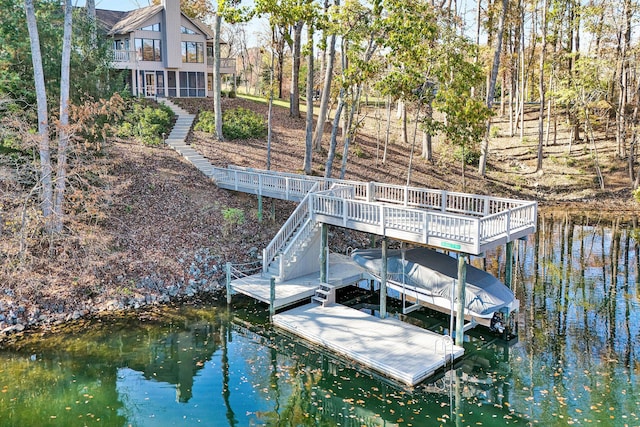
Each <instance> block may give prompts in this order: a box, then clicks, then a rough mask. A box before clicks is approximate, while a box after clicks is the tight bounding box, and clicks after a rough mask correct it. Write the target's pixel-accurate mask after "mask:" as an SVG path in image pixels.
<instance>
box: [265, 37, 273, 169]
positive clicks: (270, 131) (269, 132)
mask: <svg viewBox="0 0 640 427" xmlns="http://www.w3.org/2000/svg"><path fill="white" fill-rule="evenodd" d="M271 41H273V39H272V40H271ZM274 56H275V52H274V51H273V49H271V66H270V67H269V109H268V112H267V167H266V169H267V170H271V140H272V138H273V120H272V117H273V66H274V62H275V58H274Z"/></svg>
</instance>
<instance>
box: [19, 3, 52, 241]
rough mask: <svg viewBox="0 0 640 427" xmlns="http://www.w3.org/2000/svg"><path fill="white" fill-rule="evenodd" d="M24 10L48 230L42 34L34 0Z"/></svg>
mask: <svg viewBox="0 0 640 427" xmlns="http://www.w3.org/2000/svg"><path fill="white" fill-rule="evenodd" d="M24 10H25V14H26V17H27V28H28V30H29V42H30V45H31V61H32V62H33V77H34V80H35V88H36V101H37V104H38V107H37V109H38V135H39V144H38V151H39V153H40V184H41V185H42V192H41V202H40V203H41V207H42V215H43V216H44V218H45V224H46V227H47V229H48V230H51V229H52V223H51V218H52V215H53V185H52V172H53V170H52V167H51V148H50V144H49V114H48V107H47V92H46V87H45V84H44V70H43V67H42V54H41V52H40V36H39V34H38V25H37V23H36V12H35V9H34V7H33V0H25V2H24Z"/></svg>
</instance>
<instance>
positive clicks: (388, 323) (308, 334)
mask: <svg viewBox="0 0 640 427" xmlns="http://www.w3.org/2000/svg"><path fill="white" fill-rule="evenodd" d="M273 323H274V325H276V326H277V327H279V328H282V329H283V330H285V331H287V332H290V333H293V334H295V335H297V336H299V337H302V338H304V339H306V340H308V341H310V342H312V343H314V344H317V345H321V346H322V347H324V348H327V349H329V350H331V351H334V352H336V353H338V354H340V355H342V356H344V357H346V358H348V359H351V360H353V361H355V362H357V363H360V364H362V365H364V366H366V367H368V368H370V369H372V370H374V371H377V372H379V373H381V374H383V375H385V376H387V377H390V378H392V379H394V380H396V381H399V382H401V383H403V384H405V385H408V386H414V385H416V384H418V383H419V382H421V381H422V380H424V379H426V378H428V377H430V376H431V375H433V374H434V373H435V371H436V370H438V369H440V368H442V367H443V366H445V365H446V364H448V363H453V361H454V360H455V359H457V358H459V357H460V356H462V354H463V353H464V349H463V348H462V347H459V346H456V345H454V344H453V340H452V339H451V338H450V337H449V336H447V335H439V334H436V333H434V332H431V331H428V330H426V329H422V328H419V327H417V326H413V325H410V324H408V323H405V322H402V321H401V320H398V319H395V318H386V319H380V318H379V317H375V316H371V315H368V314H366V313H363V312H361V311H359V310H356V309H353V308H349V307H346V306H344V305H340V304H332V305H328V306H325V307H323V306H321V305H319V304H313V303H312V304H307V305H303V306H301V307H297V308H294V309H292V310H288V311H285V312H284V313H280V314H276V315H275V316H274V317H273Z"/></svg>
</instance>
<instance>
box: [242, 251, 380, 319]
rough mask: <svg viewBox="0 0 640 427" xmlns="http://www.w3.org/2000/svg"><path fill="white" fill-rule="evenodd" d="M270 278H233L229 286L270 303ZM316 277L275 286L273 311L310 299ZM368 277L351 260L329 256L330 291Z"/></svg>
mask: <svg viewBox="0 0 640 427" xmlns="http://www.w3.org/2000/svg"><path fill="white" fill-rule="evenodd" d="M271 277H272V276H271V275H270V274H268V273H258V274H254V275H252V276H246V277H241V278H238V279H234V280H232V281H231V284H230V285H231V290H232V291H233V292H236V293H240V294H243V295H246V296H248V297H251V298H253V299H257V300H258V301H261V302H263V303H265V304H270V293H271V287H270V283H271ZM319 277H320V273H319V272H315V273H312V274H307V275H305V276H301V277H296V278H294V279H290V280H286V281H284V282H280V283H277V284H276V295H275V296H276V298H275V301H274V304H273V308H274V309H275V310H280V309H282V308H284V307H287V306H290V305H293V304H297V303H299V302H300V301H304V300H310V299H311V297H312V296H313V295H314V294H315V292H316V289H318V286H319V285H320V280H319ZM369 277H370V276H369V275H368V274H367V273H366V272H365V270H364V269H363V268H362V267H360V266H359V265H358V264H356V263H355V262H354V261H353V260H352V259H351V257H348V256H346V255H340V254H330V256H329V275H328V280H327V282H328V283H329V284H330V285H332V286H333V287H334V288H336V289H339V288H342V287H345V286H349V285H355V284H357V283H358V282H360V281H361V280H366V279H369Z"/></svg>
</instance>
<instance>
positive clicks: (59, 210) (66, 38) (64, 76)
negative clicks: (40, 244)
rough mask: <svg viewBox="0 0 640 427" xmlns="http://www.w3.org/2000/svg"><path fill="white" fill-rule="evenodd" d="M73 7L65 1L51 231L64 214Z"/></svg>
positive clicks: (58, 226)
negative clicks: (52, 224)
mask: <svg viewBox="0 0 640 427" xmlns="http://www.w3.org/2000/svg"><path fill="white" fill-rule="evenodd" d="M72 16H73V5H72V4H71V0H66V1H65V6H64V30H63V35H62V64H61V67H60V124H59V129H58V159H57V168H56V188H55V197H54V203H53V215H54V226H53V231H56V232H61V231H62V217H63V214H64V209H63V205H64V192H65V188H66V180H67V151H68V148H69V137H70V129H69V81H70V80H69V76H70V64H71V26H72Z"/></svg>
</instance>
